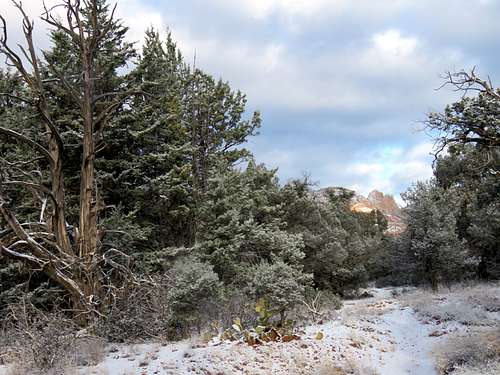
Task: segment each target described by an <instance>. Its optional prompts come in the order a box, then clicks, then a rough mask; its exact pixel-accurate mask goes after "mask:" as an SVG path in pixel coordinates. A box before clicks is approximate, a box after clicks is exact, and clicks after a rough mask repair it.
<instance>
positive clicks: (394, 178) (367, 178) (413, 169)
mask: <svg viewBox="0 0 500 375" xmlns="http://www.w3.org/2000/svg"><path fill="white" fill-rule="evenodd" d="M431 149H432V144H430V143H428V142H422V143H418V144H416V145H414V146H411V147H409V148H407V149H404V150H403V149H401V148H400V147H396V148H384V149H382V150H380V151H378V152H374V153H373V154H371V155H369V160H370V161H367V162H354V163H352V164H350V165H347V166H346V168H345V174H346V176H348V178H349V179H350V180H351V181H352V183H351V185H350V186H351V188H353V187H355V188H356V189H355V190H356V191H358V192H360V193H361V194H365V195H366V194H367V193H369V192H370V191H372V190H374V189H376V190H380V191H383V192H385V193H390V194H393V195H398V193H400V192H401V190H402V189H404V188H405V187H408V186H410V185H411V184H412V183H413V182H415V181H419V180H420V181H423V180H427V179H429V178H430V177H432V167H431V162H430V160H431V159H430V157H429V153H430V151H431Z"/></svg>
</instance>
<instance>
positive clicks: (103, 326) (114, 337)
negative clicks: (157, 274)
mask: <svg viewBox="0 0 500 375" xmlns="http://www.w3.org/2000/svg"><path fill="white" fill-rule="evenodd" d="M168 288H169V286H168V280H167V279H165V278H156V279H154V280H151V282H143V283H140V284H131V285H129V286H127V287H125V288H123V289H122V290H121V291H120V292H119V293H117V297H116V300H115V303H114V304H112V306H111V307H110V310H109V313H108V315H107V316H106V318H103V319H100V320H99V321H98V322H97V324H96V332H98V333H99V335H100V336H102V337H104V338H106V339H107V340H109V341H111V342H126V341H135V340H146V339H151V338H155V339H162V338H164V336H165V334H166V321H167V320H168V319H169V317H170V310H169V305H168V303H167V296H166V293H167V290H168Z"/></svg>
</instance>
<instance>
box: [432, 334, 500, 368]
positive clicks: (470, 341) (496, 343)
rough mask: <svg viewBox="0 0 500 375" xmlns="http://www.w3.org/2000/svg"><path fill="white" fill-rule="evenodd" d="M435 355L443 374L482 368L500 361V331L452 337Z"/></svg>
mask: <svg viewBox="0 0 500 375" xmlns="http://www.w3.org/2000/svg"><path fill="white" fill-rule="evenodd" d="M435 353H436V354H435V355H436V359H437V365H438V369H439V371H440V372H441V374H450V373H453V374H455V373H457V372H456V371H458V370H459V369H461V371H465V369H469V370H471V371H472V370H474V369H478V368H482V367H484V366H487V365H489V364H490V363H494V362H498V361H500V329H498V328H497V329H495V330H477V331H475V332H472V333H468V335H467V336H464V335H456V336H451V337H449V338H448V339H447V340H446V342H445V343H444V344H441V345H439V347H438V348H436V350H435Z"/></svg>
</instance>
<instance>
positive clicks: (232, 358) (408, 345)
mask: <svg viewBox="0 0 500 375" xmlns="http://www.w3.org/2000/svg"><path fill="white" fill-rule="evenodd" d="M371 293H372V294H373V297H371V298H366V299H360V300H350V301H346V302H345V303H344V306H343V308H342V309H341V310H340V311H338V312H336V313H335V315H334V316H333V317H332V319H331V320H329V321H327V322H324V323H322V324H316V325H309V326H306V327H304V329H303V330H302V332H301V334H300V336H301V338H300V340H296V341H292V342H288V343H268V344H265V345H261V346H256V347H251V346H248V345H247V344H245V343H243V342H217V341H212V342H210V343H208V344H207V343H203V342H202V341H201V340H200V339H196V338H193V339H191V340H186V341H182V342H177V343H168V344H154V343H153V344H140V345H110V346H109V348H108V354H107V356H106V358H105V359H104V361H103V362H101V363H100V364H99V365H98V366H94V367H85V368H79V369H77V370H76V371H74V372H71V374H75V373H76V374H82V375H83V374H85V375H91V374H96V375H133V374H137V375H150V374H176V375H177V374H200V375H201V374H203V375H222V374H224V375H226V374H227V375H229V374H252V375H253V374H262V375H264V374H266V375H267V374H278V375H280V374H283V375H285V374H287V375H288V374H311V375H312V374H318V375H334V374H338V375H341V374H359V375H372V374H373V375H375V374H380V375H399V374H401V375H405V374H413V375H434V374H435V375H440V374H453V375H455V374H456V375H475V374H498V373H500V285H499V284H488V285H484V284H483V285H476V286H471V287H454V288H453V289H451V290H448V289H446V290H442V291H441V292H439V293H431V292H429V291H425V290H421V289H401V288H397V289H394V288H386V289H373V290H371ZM318 332H321V333H322V338H321V339H320V340H319V339H317V338H318ZM5 373H6V374H8V372H5ZM3 374H4V373H2V370H1V369H0V375H3Z"/></svg>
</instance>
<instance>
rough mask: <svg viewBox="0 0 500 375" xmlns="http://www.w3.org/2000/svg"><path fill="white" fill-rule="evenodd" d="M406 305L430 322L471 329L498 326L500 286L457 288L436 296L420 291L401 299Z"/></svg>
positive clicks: (435, 294) (461, 286)
mask: <svg viewBox="0 0 500 375" xmlns="http://www.w3.org/2000/svg"><path fill="white" fill-rule="evenodd" d="M399 300H400V301H401V303H402V304H403V305H407V306H409V307H411V308H413V309H414V310H415V311H416V312H417V313H419V314H420V315H421V316H422V317H424V318H426V319H432V320H435V321H440V322H450V321H456V322H459V323H461V324H464V325H470V326H494V325H496V324H498V323H500V322H499V319H500V318H499V317H498V316H495V314H494V313H496V312H499V311H500V284H498V283H491V284H472V285H471V284H469V285H463V284H461V285H456V286H453V288H451V289H448V288H446V289H445V288H441V289H440V291H439V292H437V293H433V292H432V291H429V290H422V289H420V290H418V291H415V292H411V293H407V294H405V295H402V296H400V297H399Z"/></svg>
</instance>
